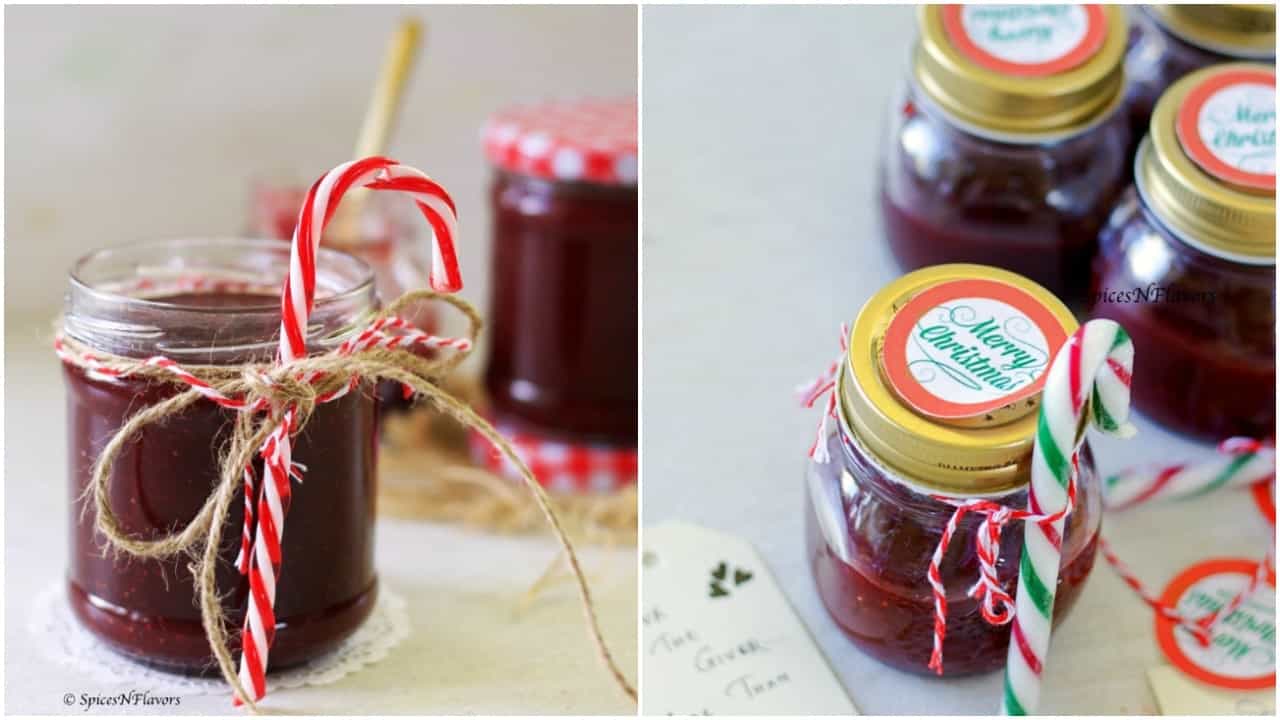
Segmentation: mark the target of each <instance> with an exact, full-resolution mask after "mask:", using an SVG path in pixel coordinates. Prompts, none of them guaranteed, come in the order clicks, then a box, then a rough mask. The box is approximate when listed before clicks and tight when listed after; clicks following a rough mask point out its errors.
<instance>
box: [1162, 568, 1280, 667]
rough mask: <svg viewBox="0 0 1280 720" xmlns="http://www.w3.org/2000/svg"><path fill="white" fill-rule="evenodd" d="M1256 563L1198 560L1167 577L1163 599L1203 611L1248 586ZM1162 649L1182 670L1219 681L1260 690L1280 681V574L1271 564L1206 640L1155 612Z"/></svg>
mask: <svg viewBox="0 0 1280 720" xmlns="http://www.w3.org/2000/svg"><path fill="white" fill-rule="evenodd" d="M1257 567H1258V564H1257V562H1255V561H1252V560H1235V559H1230V560H1210V561H1208V562H1203V563H1200V564H1199V565H1194V566H1192V567H1190V568H1188V569H1187V570H1185V571H1183V572H1182V574H1181V575H1178V577H1176V578H1174V579H1173V582H1171V583H1169V587H1168V588H1166V589H1165V591H1164V595H1163V596H1162V597H1161V600H1162V601H1163V602H1164V603H1166V604H1168V605H1170V606H1176V607H1177V608H1178V611H1179V612H1180V613H1182V614H1183V615H1184V616H1189V617H1203V616H1205V615H1208V614H1209V613H1211V612H1214V611H1215V610H1217V609H1218V608H1221V607H1222V606H1223V605H1224V604H1226V603H1228V602H1230V601H1231V599H1232V598H1234V597H1235V596H1236V595H1237V594H1238V593H1240V592H1241V591H1242V590H1244V589H1245V588H1246V587H1247V586H1248V585H1249V582H1250V580H1251V578H1252V577H1253V574H1254V572H1255V570H1257ZM1156 639H1157V641H1158V642H1159V643H1160V649H1161V650H1163V651H1164V654H1165V655H1166V656H1167V657H1168V658H1169V661H1170V662H1172V663H1173V664H1174V666H1176V667H1177V668H1178V669H1179V670H1181V671H1183V672H1184V673H1186V674H1187V675H1190V676H1191V677H1193V678H1195V679H1197V680H1200V681H1202V682H1206V683H1209V684H1210V685H1216V686H1218V687H1223V688H1228V689H1232V690H1258V689H1262V688H1267V687H1272V686H1274V685H1275V684H1276V577H1275V569H1274V568H1269V569H1268V577H1267V582H1265V583H1261V584H1260V586H1259V587H1258V589H1257V590H1256V591H1254V592H1253V593H1252V594H1251V595H1250V596H1249V597H1248V598H1246V599H1245V601H1244V603H1243V604H1241V605H1240V607H1239V608H1237V609H1236V610H1235V611H1234V612H1232V613H1231V614H1229V615H1227V616H1226V617H1225V618H1221V619H1219V620H1218V622H1217V624H1216V625H1214V629H1213V639H1212V640H1211V641H1210V642H1209V644H1208V645H1202V644H1200V642H1199V641H1198V640H1196V638H1195V637H1194V636H1192V634H1191V633H1190V632H1188V631H1187V630H1185V629H1183V628H1181V627H1178V626H1177V625H1175V624H1174V622H1173V621H1172V620H1169V619H1167V618H1164V617H1161V616H1158V615H1157V616H1156Z"/></svg>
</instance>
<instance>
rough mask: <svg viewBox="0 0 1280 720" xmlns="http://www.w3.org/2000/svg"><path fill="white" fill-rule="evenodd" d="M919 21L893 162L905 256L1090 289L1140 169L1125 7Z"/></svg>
mask: <svg viewBox="0 0 1280 720" xmlns="http://www.w3.org/2000/svg"><path fill="white" fill-rule="evenodd" d="M919 20H920V36H919V40H918V41H917V43H916V46H915V49H914V53H913V58H912V62H911V71H910V76H909V77H908V80H907V83H906V88H905V89H904V90H903V91H902V92H900V93H899V94H898V95H896V96H895V99H894V101H893V105H892V107H891V108H890V112H891V117H890V120H889V125H888V135H887V138H886V140H885V143H884V154H883V156H882V162H881V166H880V200H881V213H882V217H883V222H884V231H885V233H886V235H887V238H888V242H889V246H890V248H891V249H892V251H893V254H894V256H895V257H896V258H897V260H898V263H899V264H900V265H901V266H902V267H903V268H904V269H908V270H911V269H916V268H920V267H925V266H929V265H937V264H941V263H951V262H971V263H982V264H988V265H995V266H997V267H1001V268H1005V269H1007V270H1012V271H1013V272H1016V273H1018V274H1020V275H1024V276H1026V277H1028V278H1031V279H1032V280H1034V281H1036V282H1037V283H1039V284H1041V285H1043V286H1045V287H1046V288H1048V289H1049V290H1050V291H1051V292H1053V293H1054V294H1056V295H1058V296H1060V297H1062V298H1064V299H1072V300H1074V299H1080V298H1083V296H1084V293H1085V291H1086V290H1087V289H1088V286H1089V263H1090V260H1091V259H1092V257H1093V254H1094V250H1095V248H1096V246H1097V233H1098V230H1099V229H1100V228H1101V227H1102V224H1103V223H1104V222H1105V220H1106V214H1107V212H1108V211H1109V209H1110V208H1111V206H1112V204H1113V203H1114V201H1115V198H1116V197H1117V196H1118V195H1119V194H1120V192H1122V191H1123V190H1124V187H1125V185H1126V184H1127V182H1128V175H1129V169H1128V167H1127V165H1128V163H1127V161H1126V159H1125V151H1126V150H1127V148H1128V145H1129V140H1128V135H1129V133H1128V124H1127V119H1126V118H1125V117H1124V116H1123V114H1122V113H1121V112H1120V103H1121V100H1122V95H1123V87H1124V72H1123V68H1122V63H1121V61H1122V59H1123V56H1124V48H1125V40H1126V35H1125V33H1126V23H1125V19H1124V14H1123V12H1122V11H1121V10H1120V9H1119V8H1117V7H1115V6H1100V5H999V6H992V5H966V6H959V5H948V6H936V5H930V6H926V7H923V8H921V9H920V13H919Z"/></svg>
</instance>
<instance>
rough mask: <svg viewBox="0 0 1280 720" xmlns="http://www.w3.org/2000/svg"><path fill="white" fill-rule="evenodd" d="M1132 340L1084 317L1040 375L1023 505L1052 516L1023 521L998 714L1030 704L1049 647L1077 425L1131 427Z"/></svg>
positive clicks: (1129, 430) (1120, 431) (1122, 431)
mask: <svg viewBox="0 0 1280 720" xmlns="http://www.w3.org/2000/svg"><path fill="white" fill-rule="evenodd" d="M1132 371H1133V343H1132V342H1131V341H1130V340H1129V334H1128V333H1126V332H1125V331H1124V328H1122V327H1120V326H1119V325H1117V324H1116V323H1115V322H1113V321H1111V320H1090V321H1089V322H1087V323H1085V324H1084V325H1083V326H1081V327H1080V329H1079V330H1077V331H1076V332H1075V334H1073V335H1072V336H1071V337H1070V338H1069V339H1068V340H1067V342H1066V344H1064V345H1063V346H1062V348H1061V349H1059V350H1058V353H1057V355H1055V356H1054V359H1053V365H1051V366H1050V367H1049V375H1048V377H1047V378H1046V380H1045V385H1044V393H1043V395H1042V400H1041V404H1040V422H1039V425H1038V426H1037V428H1036V440H1035V449H1034V450H1033V454H1032V459H1031V488H1030V491H1029V492H1028V493H1027V505H1028V509H1029V510H1030V511H1031V512H1033V513H1036V514H1037V515H1054V516H1057V517H1056V519H1054V520H1051V521H1045V522H1039V523H1033V522H1028V523H1027V525H1026V528H1025V540H1024V542H1023V547H1022V562H1021V566H1020V568H1019V571H1018V594H1017V601H1016V606H1015V607H1016V609H1015V614H1014V619H1013V628H1012V631H1011V633H1010V640H1009V661H1008V663H1007V664H1006V665H1005V674H1004V701H1003V703H1002V707H1001V710H1002V712H1003V713H1004V714H1005V715H1026V714H1028V713H1033V712H1035V711H1036V706H1037V705H1038V703H1039V700H1040V677H1041V671H1042V670H1043V668H1044V659H1045V656H1046V655H1047V654H1048V652H1049V633H1050V630H1051V629H1052V627H1053V600H1054V596H1055V594H1056V592H1057V587H1058V568H1059V566H1060V565H1061V562H1062V541H1061V538H1062V528H1063V525H1064V520H1065V513H1064V512H1063V511H1064V510H1065V508H1066V507H1067V497H1068V490H1069V488H1070V487H1071V485H1072V484H1073V479H1072V477H1071V472H1072V468H1073V466H1074V462H1073V458H1074V456H1075V452H1076V450H1077V448H1078V447H1079V446H1080V442H1081V441H1082V440H1083V439H1084V431H1085V428H1087V427H1088V426H1089V425H1094V426H1096V427H1097V428H1098V429H1100V430H1102V431H1103V432H1107V433H1111V434H1114V435H1120V436H1123V437H1127V436H1129V435H1132V434H1133V432H1134V431H1133V427H1132V426H1131V425H1129V423H1128V417H1129V378H1130V375H1131V374H1132Z"/></svg>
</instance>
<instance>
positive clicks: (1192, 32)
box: [1124, 4, 1276, 144]
mask: <svg viewBox="0 0 1280 720" xmlns="http://www.w3.org/2000/svg"><path fill="white" fill-rule="evenodd" d="M1130 17H1131V18H1132V20H1133V30H1132V31H1131V32H1130V35H1129V38H1130V42H1129V51H1128V52H1127V53H1126V55H1125V61H1124V62H1125V75H1126V77H1127V78H1128V84H1127V87H1126V88H1125V105H1126V107H1127V109H1128V114H1129V126H1130V129H1131V131H1132V141H1133V143H1135V144H1136V143H1137V142H1138V141H1139V140H1141V139H1142V137H1143V136H1144V135H1146V134H1147V125H1148V123H1150V121H1151V110H1152V108H1154V107H1155V105H1156V101H1157V100H1159V99H1160V96H1161V95H1163V94H1164V91H1165V90H1167V89H1168V88H1169V86H1170V85H1172V84H1173V83H1174V81H1175V80H1177V79H1178V78H1181V77H1182V76H1183V75H1186V74H1187V73H1189V72H1192V71H1195V70H1199V69H1201V68H1206V67H1209V66H1210V65H1220V64H1222V63H1228V62H1239V61H1244V60H1253V61H1267V62H1269V63H1274V62H1275V57H1276V7H1275V5H1274V4H1272V5H1150V6H1139V7H1135V8H1133V12H1132V13H1131V14H1130Z"/></svg>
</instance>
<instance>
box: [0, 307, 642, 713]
mask: <svg viewBox="0 0 1280 720" xmlns="http://www.w3.org/2000/svg"><path fill="white" fill-rule="evenodd" d="M50 327H51V326H50V323H49V317H34V318H32V317H28V318H17V319H15V318H8V322H7V328H6V336H5V338H6V345H7V347H6V351H5V379H6V380H7V382H6V384H5V417H6V420H7V423H6V424H7V427H6V432H5V450H6V452H5V613H4V617H5V666H6V672H5V682H4V685H5V709H6V710H7V711H8V712H9V713H15V714H28V713H31V714H53V713H67V714H81V715H83V714H84V710H83V708H80V707H65V706H64V705H63V703H62V697H63V695H64V694H65V693H68V692H74V693H76V694H79V693H82V692H89V693H103V694H106V693H110V692H112V691H114V692H120V691H121V690H122V689H132V690H139V691H141V690H147V689H148V688H145V687H137V688H121V687H119V686H105V685H99V684H95V683H93V682H92V681H91V680H89V679H88V678H87V677H86V676H85V675H83V674H80V673H76V672H72V671H70V670H69V669H67V668H64V667H63V666H62V665H59V664H56V663H53V662H50V661H48V660H45V659H44V658H43V657H42V656H41V655H40V653H38V652H35V651H33V650H32V649H31V647H32V643H33V642H34V640H33V639H32V638H31V637H30V635H29V633H28V630H27V626H28V620H29V618H30V617H31V612H32V608H31V601H32V599H33V597H34V596H35V595H36V594H38V593H39V592H40V591H41V590H43V589H44V588H46V587H47V586H48V585H49V584H50V583H53V582H56V581H58V579H59V578H61V577H63V573H64V568H65V558H66V538H67V524H68V522H69V517H70V516H69V513H68V509H67V508H68V503H69V500H68V491H67V483H66V469H65V459H64V458H65V452H66V450H65V445H64V442H65V440H64V409H63V404H64V395H63V390H62V381H61V377H60V373H59V369H58V363H57V361H56V359H55V358H54V356H53V354H52V349H51V346H50V344H49V342H50V338H51V335H50ZM556 553H557V546H556V545H555V544H554V542H553V541H552V540H551V539H550V537H549V536H545V537H542V536H540V537H535V538H510V537H499V536H490V535H485V534H481V533H476V532H471V531H466V530H463V529H460V528H457V527H453V526H447V525H436V524H428V523H410V522H402V521H391V520H382V521H380V522H379V524H378V530H377V567H378V572H379V575H380V577H381V579H382V582H384V583H385V584H386V585H387V586H388V587H391V588H393V589H394V590H395V591H396V592H397V593H398V594H400V595H402V596H403V597H405V598H406V600H407V601H408V610H409V618H410V622H411V625H412V630H411V634H410V635H409V637H408V638H407V639H406V640H405V641H404V642H403V643H402V644H401V645H399V646H397V647H396V648H395V649H393V650H392V652H391V654H390V655H389V656H388V657H387V658H386V659H384V660H382V661H381V662H379V663H377V664H375V665H372V666H369V667H366V668H365V669H363V670H361V671H360V672H358V673H356V674H353V675H349V676H347V677H346V678H343V679H342V680H339V681H338V682H336V683H334V684H332V685H326V686H321V687H307V688H300V689H294V690H281V691H278V692H273V693H272V694H271V695H270V696H268V698H267V700H266V704H265V705H264V709H268V710H270V711H271V712H281V713H287V714H308V715H313V714H347V715H349V714H359V715H384V714H485V715H489V714H522V715H524V714H531V715H538V714H547V715H554V714H573V715H583V714H610V715H613V714H625V713H634V712H635V705H634V704H632V703H631V701H630V700H629V699H627V698H626V697H625V696H624V695H623V694H622V692H621V691H620V690H619V689H617V688H616V686H614V685H613V681H612V679H611V677H610V676H609V675H608V674H607V672H606V670H605V669H604V668H603V667H602V666H600V664H599V661H598V659H597V657H596V654H595V649H594V646H592V645H591V643H590V640H589V639H588V635H587V632H586V629H585V627H584V626H583V619H582V611H581V609H580V607H579V605H578V600H577V595H576V593H575V592H574V591H573V589H572V587H571V585H570V584H568V583H560V584H557V585H555V586H553V587H552V588H550V589H549V590H547V591H546V593H545V594H544V595H541V596H539V599H538V600H536V601H535V602H534V603H532V604H531V605H530V606H529V607H528V608H527V609H526V610H525V611H524V612H523V613H522V614H520V615H519V616H518V617H517V605H518V603H519V601H520V599H521V597H522V596H523V595H524V594H525V592H526V590H528V588H529V587H530V586H531V585H532V584H533V582H534V581H535V580H536V579H537V578H538V576H539V575H540V574H541V573H542V571H543V570H544V569H545V568H546V567H547V566H548V565H549V564H550V563H551V561H552V560H553V558H555V556H556ZM582 554H583V562H584V565H585V568H586V571H587V574H588V579H589V580H590V581H591V583H592V589H593V591H594V593H595V598H596V600H597V602H598V605H599V609H600V613H601V620H602V625H603V631H604V633H605V636H606V638H607V639H608V641H609V643H610V645H611V647H612V649H613V651H614V652H615V653H616V655H617V657H618V660H619V662H620V664H621V665H622V667H623V668H624V669H627V670H626V671H627V673H628V675H629V676H630V677H631V678H632V681H633V682H634V681H635V676H636V671H635V667H636V555H635V551H634V549H625V550H611V551H603V550H593V549H584V550H583V553H582ZM282 592H284V590H283V589H282ZM229 698H230V696H229V695H191V696H184V697H182V698H181V705H180V707H178V708H177V712H181V713H187V714H220V715H227V714H232V713H233V708H232V707H231V705H230V699H229ZM132 710H133V711H134V712H142V710H140V709H137V708H134V709H132ZM108 711H109V710H108ZM96 712H98V711H97V710H95V713H96ZM118 712H122V711H118ZM153 712H154V713H158V714H172V713H173V712H174V709H173V708H162V709H156V710H154V711H153Z"/></svg>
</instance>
